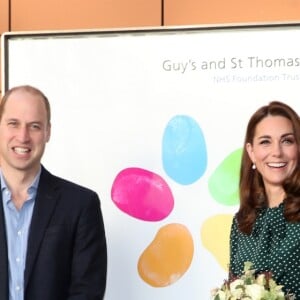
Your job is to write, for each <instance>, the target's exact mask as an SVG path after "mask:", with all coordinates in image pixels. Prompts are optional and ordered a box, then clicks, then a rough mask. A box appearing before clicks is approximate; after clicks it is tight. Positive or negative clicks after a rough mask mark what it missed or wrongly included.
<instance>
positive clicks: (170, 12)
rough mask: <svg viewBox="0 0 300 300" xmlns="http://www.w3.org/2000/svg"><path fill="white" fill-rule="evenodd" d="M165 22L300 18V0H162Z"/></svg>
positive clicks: (286, 19)
mask: <svg viewBox="0 0 300 300" xmlns="http://www.w3.org/2000/svg"><path fill="white" fill-rule="evenodd" d="M164 2H165V5H164V7H165V10H164V11H165V15H164V19H165V24H168V25H185V24H190V25H195V24H211V23H243V22H273V21H298V20H299V21H300V1H299V0H284V1H283V0H226V1H224V0H164Z"/></svg>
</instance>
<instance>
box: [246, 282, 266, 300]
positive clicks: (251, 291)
mask: <svg viewBox="0 0 300 300" xmlns="http://www.w3.org/2000/svg"><path fill="white" fill-rule="evenodd" d="M245 288H246V294H247V296H250V298H251V299H252V300H261V298H262V296H263V294H264V291H265V288H264V287H263V286H261V285H259V284H257V283H253V284H249V285H246V286H245Z"/></svg>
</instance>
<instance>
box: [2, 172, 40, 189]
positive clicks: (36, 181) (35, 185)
mask: <svg viewBox="0 0 300 300" xmlns="http://www.w3.org/2000/svg"><path fill="white" fill-rule="evenodd" d="M41 172H42V168H41V167H40V169H39V171H38V173H37V174H36V176H35V177H34V179H33V181H32V183H31V185H30V186H29V187H28V192H29V193H30V192H31V191H32V190H37V188H38V185H39V181H40V176H41ZM0 184H1V192H2V193H3V191H4V190H9V188H8V186H7V184H6V181H5V178H4V176H3V173H2V170H1V168H0Z"/></svg>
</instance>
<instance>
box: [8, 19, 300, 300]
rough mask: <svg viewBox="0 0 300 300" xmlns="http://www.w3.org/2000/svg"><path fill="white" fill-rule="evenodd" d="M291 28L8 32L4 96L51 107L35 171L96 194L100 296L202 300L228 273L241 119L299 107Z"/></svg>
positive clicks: (297, 30) (295, 35)
mask: <svg viewBox="0 0 300 300" xmlns="http://www.w3.org/2000/svg"><path fill="white" fill-rule="evenodd" d="M299 36H300V27H299V26H298V25H297V24H289V25H288V24H286V25H280V24H277V25H269V26H267V25H260V26H236V27H233V26H229V27H219V28H218V27H205V28H204V27H201V28H194V27H193V28H168V29H161V28H157V29H156V28H154V29H151V30H150V29H149V30H143V29H140V30H124V31H122V30H120V31H93V32H69V33H68V32H60V33H59V32H58V33H53V32H52V33H11V34H9V33H8V34H6V35H4V36H3V49H4V53H3V55H4V56H3V75H4V76H3V78H4V86H3V90H6V89H8V88H10V87H13V86H15V85H20V84H30V85H34V86H36V87H38V88H40V89H41V90H42V91H43V92H44V93H45V94H46V95H47V96H48V98H49V100H50V102H51V105H52V126H53V127H52V129H53V131H52V137H51V140H50V143H49V144H48V147H47V150H46V153H45V157H44V160H43V164H44V165H45V167H46V168H48V169H49V170H50V171H51V172H53V173H54V174H56V175H58V176H62V177H66V178H68V179H69V180H73V181H75V182H77V183H79V184H82V185H86V186H88V187H90V188H92V189H94V190H96V191H97V192H98V194H99V196H100V199H101V205H102V210H103V214H104V221H105V226H106V233H107V242H108V283H107V292H106V297H105V299H106V300H120V299H130V300H153V299H156V300H158V299H159V300H170V299H173V300H176V299H178V300H182V299H189V300H204V299H209V295H210V290H211V289H212V288H213V287H215V286H219V285H220V284H221V283H222V282H223V279H225V278H226V277H227V265H228V257H229V254H228V239H229V237H228V235H229V228H230V222H231V219H232V215H233V214H234V212H235V211H237V209H238V190H237V188H238V172H239V163H240V161H239V159H240V154H241V147H242V143H243V139H244V132H245V128H246V124H247V122H248V119H249V117H250V115H251V114H252V113H253V112H254V111H255V110H256V109H257V108H258V107H260V106H262V105H264V104H267V103H268V102H270V101H272V100H280V101H283V102H286V103H287V104H289V105H291V106H292V107H293V108H294V109H295V110H297V111H300V100H299V99H300V96H299V86H300V43H299Z"/></svg>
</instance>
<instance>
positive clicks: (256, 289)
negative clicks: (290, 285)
mask: <svg viewBox="0 0 300 300" xmlns="http://www.w3.org/2000/svg"><path fill="white" fill-rule="evenodd" d="M271 275H272V274H271V273H265V274H264V273H263V274H259V275H257V276H256V275H255V270H254V269H252V263H251V262H246V263H245V268H244V272H243V273H242V275H241V276H240V277H239V278H236V279H234V280H231V281H228V280H225V281H224V283H223V284H222V286H221V287H220V288H216V289H213V290H212V291H211V299H212V300H262V299H272V300H284V299H286V300H287V299H289V300H295V295H293V294H288V295H284V292H283V291H282V289H283V286H282V285H277V284H276V282H275V281H274V279H272V278H271Z"/></svg>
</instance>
